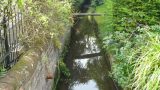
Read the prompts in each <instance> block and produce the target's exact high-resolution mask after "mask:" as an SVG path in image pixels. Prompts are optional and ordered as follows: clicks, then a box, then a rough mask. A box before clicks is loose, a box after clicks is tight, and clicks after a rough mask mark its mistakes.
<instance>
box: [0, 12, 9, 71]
mask: <svg viewBox="0 0 160 90" xmlns="http://www.w3.org/2000/svg"><path fill="white" fill-rule="evenodd" d="M6 23H7V20H6V16H5V15H4V17H3V23H2V25H3V29H4V39H5V41H4V42H5V51H6V57H5V60H4V63H5V66H4V67H5V68H6V69H9V68H10V54H9V53H10V51H9V43H8V31H7V24H6Z"/></svg>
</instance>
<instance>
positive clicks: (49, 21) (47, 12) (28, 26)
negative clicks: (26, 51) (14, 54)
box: [19, 0, 72, 48]
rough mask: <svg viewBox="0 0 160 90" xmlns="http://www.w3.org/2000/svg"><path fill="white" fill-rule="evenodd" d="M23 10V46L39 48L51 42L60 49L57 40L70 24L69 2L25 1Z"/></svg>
mask: <svg viewBox="0 0 160 90" xmlns="http://www.w3.org/2000/svg"><path fill="white" fill-rule="evenodd" d="M20 3H21V2H20ZM19 5H20V6H21V5H23V4H19ZM23 8H24V9H22V10H23V21H24V25H25V26H24V28H25V32H24V35H22V36H21V42H22V43H23V45H25V46H27V47H33V46H34V47H35V46H41V45H44V44H45V43H47V42H49V40H52V41H53V42H54V45H55V46H56V47H57V48H60V47H61V44H60V41H59V40H60V38H61V36H62V35H63V33H64V31H65V30H66V27H67V26H69V25H71V23H72V22H71V20H70V17H71V2H70V1H69V0H63V1H59V0H27V1H25V3H24V6H23Z"/></svg>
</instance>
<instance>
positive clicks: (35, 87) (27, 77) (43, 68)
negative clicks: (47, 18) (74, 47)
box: [0, 30, 70, 90]
mask: <svg viewBox="0 0 160 90" xmlns="http://www.w3.org/2000/svg"><path fill="white" fill-rule="evenodd" d="M69 37H70V31H69V30H68V31H67V32H66V33H65V34H64V36H62V38H61V42H62V48H63V47H64V44H65V41H67V40H69ZM62 50H63V49H57V48H55V47H54V45H53V44H51V43H50V44H49V45H47V49H46V50H43V49H31V50H29V51H27V53H25V54H24V55H22V56H21V58H20V60H19V62H18V63H17V64H16V65H15V66H14V67H13V68H12V69H11V70H10V71H9V72H8V73H7V75H6V76H5V77H4V78H0V90H51V89H52V86H53V78H54V73H55V69H56V63H57V61H58V60H59V57H60V54H61V52H62Z"/></svg>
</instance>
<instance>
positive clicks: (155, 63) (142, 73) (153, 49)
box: [132, 26, 160, 90]
mask: <svg viewBox="0 0 160 90" xmlns="http://www.w3.org/2000/svg"><path fill="white" fill-rule="evenodd" d="M148 29H150V30H153V31H156V32H151V31H149V30H146V31H145V35H146V36H148V40H147V43H146V45H144V46H141V47H143V49H142V51H141V55H140V56H139V57H138V58H137V61H136V63H135V67H134V69H133V72H134V78H133V79H134V82H133V85H132V86H133V88H134V90H158V89H159V88H160V86H159V84H160V61H159V60H160V36H159V34H160V33H159V32H157V31H159V30H160V26H158V27H157V26H153V27H151V28H148Z"/></svg>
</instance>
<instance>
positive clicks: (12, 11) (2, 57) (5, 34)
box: [0, 5, 24, 69]
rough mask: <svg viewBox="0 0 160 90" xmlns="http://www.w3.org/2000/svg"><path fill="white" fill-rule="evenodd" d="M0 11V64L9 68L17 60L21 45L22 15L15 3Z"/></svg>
mask: <svg viewBox="0 0 160 90" xmlns="http://www.w3.org/2000/svg"><path fill="white" fill-rule="evenodd" d="M2 11H3V12H0V65H1V66H3V67H4V68H6V69H10V68H11V67H12V66H13V65H14V64H15V63H16V62H17V60H18V57H19V56H20V50H21V48H22V46H21V45H20V43H19V37H20V35H21V34H23V31H24V30H23V19H22V18H23V16H22V13H21V12H20V10H19V9H18V7H17V5H10V6H6V7H5V8H4V10H2Z"/></svg>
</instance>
